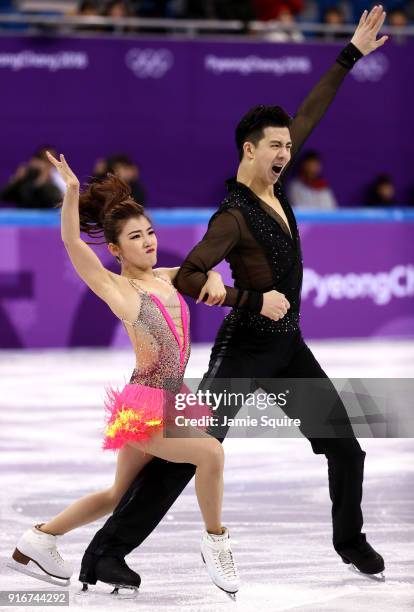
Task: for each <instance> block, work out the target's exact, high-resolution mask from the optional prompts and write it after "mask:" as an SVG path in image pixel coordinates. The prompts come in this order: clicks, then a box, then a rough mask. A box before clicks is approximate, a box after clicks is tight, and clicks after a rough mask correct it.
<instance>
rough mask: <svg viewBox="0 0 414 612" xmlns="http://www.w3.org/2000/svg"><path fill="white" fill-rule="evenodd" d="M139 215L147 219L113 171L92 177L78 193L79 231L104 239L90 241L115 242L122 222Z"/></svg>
mask: <svg viewBox="0 0 414 612" xmlns="http://www.w3.org/2000/svg"><path fill="white" fill-rule="evenodd" d="M141 215H142V216H144V217H145V218H146V219H148V221H150V219H149V218H148V216H147V215H146V214H145V213H144V207H143V206H142V205H141V204H138V203H137V202H135V200H134V199H133V198H132V197H131V188H130V187H129V185H128V183H126V182H125V181H123V180H122V179H120V178H119V177H117V176H115V175H114V174H107V175H106V176H105V177H104V178H103V179H102V178H101V179H95V180H93V181H92V182H91V183H89V184H88V185H87V186H86V189H85V190H84V191H83V192H82V193H81V194H80V196H79V224H80V230H81V232H85V233H86V234H87V235H88V236H90V237H91V238H96V237H101V238H102V237H104V238H105V241H104V242H93V243H92V244H104V243H105V242H106V243H107V244H109V243H110V242H112V243H113V244H117V243H118V236H119V234H120V232H121V231H122V226H123V225H124V223H125V221H127V220H128V219H131V218H132V217H139V216H141ZM88 244H90V243H88Z"/></svg>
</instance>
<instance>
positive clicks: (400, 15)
mask: <svg viewBox="0 0 414 612" xmlns="http://www.w3.org/2000/svg"><path fill="white" fill-rule="evenodd" d="M387 25H390V26H394V27H397V28H403V27H405V26H408V17H407V15H406V13H405V12H404V10H403V9H402V8H395V9H392V10H391V11H390V12H389V13H388V15H387ZM392 40H393V42H395V43H404V42H406V40H407V36H406V35H404V34H393V36H392Z"/></svg>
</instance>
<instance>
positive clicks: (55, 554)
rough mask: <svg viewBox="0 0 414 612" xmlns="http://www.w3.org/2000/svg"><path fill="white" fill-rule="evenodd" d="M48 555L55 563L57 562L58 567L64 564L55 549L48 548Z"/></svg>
mask: <svg viewBox="0 0 414 612" xmlns="http://www.w3.org/2000/svg"><path fill="white" fill-rule="evenodd" d="M49 554H50V555H51V556H52V557H53V558H54V559H55V561H57V562H58V563H59V564H60V565H63V564H64V563H65V562H64V561H63V559H62V557H61V556H60V554H59V553H58V551H57V549H56V548H50V549H49Z"/></svg>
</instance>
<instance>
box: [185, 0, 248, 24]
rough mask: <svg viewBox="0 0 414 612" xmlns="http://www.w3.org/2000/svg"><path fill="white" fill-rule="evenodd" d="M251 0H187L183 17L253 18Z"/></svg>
mask: <svg viewBox="0 0 414 612" xmlns="http://www.w3.org/2000/svg"><path fill="white" fill-rule="evenodd" d="M255 16H256V14H255V10H254V5H253V0H187V6H186V9H185V17H188V18H190V19H224V20H226V19H240V20H241V21H252V20H253V19H255Z"/></svg>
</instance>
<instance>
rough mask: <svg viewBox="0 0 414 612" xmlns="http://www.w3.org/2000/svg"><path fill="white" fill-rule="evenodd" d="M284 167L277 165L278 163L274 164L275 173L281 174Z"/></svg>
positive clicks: (273, 170)
mask: <svg viewBox="0 0 414 612" xmlns="http://www.w3.org/2000/svg"><path fill="white" fill-rule="evenodd" d="M282 168H283V166H277V165H274V166H272V172H273V174H280V173H281V172H282Z"/></svg>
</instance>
